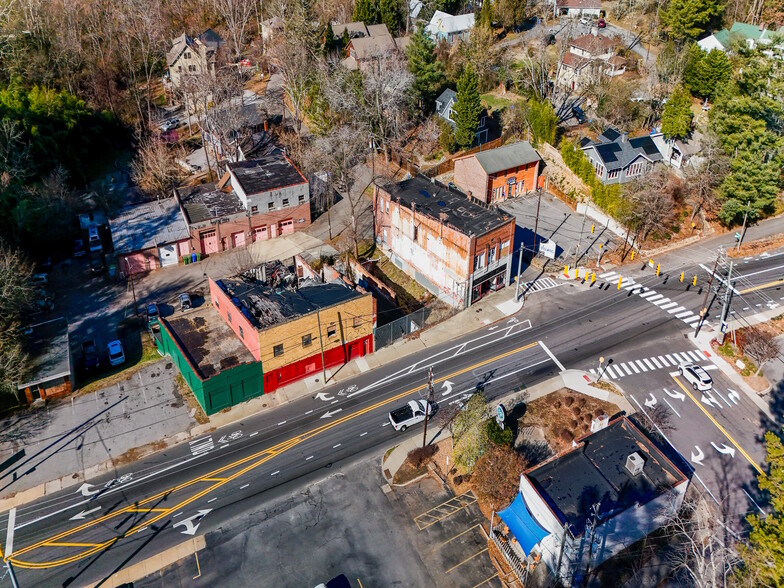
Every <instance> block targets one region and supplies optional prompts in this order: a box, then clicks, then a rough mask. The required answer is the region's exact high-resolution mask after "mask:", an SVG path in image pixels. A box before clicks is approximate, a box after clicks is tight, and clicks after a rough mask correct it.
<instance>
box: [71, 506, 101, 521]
mask: <svg viewBox="0 0 784 588" xmlns="http://www.w3.org/2000/svg"><path fill="white" fill-rule="evenodd" d="M97 510H101V507H100V506H96V507H95V508H91V509H90V510H83V511H82V512H80V513H79V514H75V515H74V516H72V517H71V518H70V519H69V520H71V521H81V520H83V519H85V518H87V515H88V514H90V513H91V512H95V511H97Z"/></svg>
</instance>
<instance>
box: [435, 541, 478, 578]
mask: <svg viewBox="0 0 784 588" xmlns="http://www.w3.org/2000/svg"><path fill="white" fill-rule="evenodd" d="M485 551H487V547H485V548H484V549H482V550H481V551H477V552H476V553H475V554H474V555H472V556H471V557H467V558H465V559H464V560H463V561H461V562H460V563H459V564H457V565H456V566H452V567H451V568H449V569H448V570H447V571H446V572H444V573H445V574H448V573H449V572H451V571H452V570H454V569H457V568H459V567H460V566H462V565H463V564H464V563H466V562H468V561H471V560H472V559H474V558H475V557H476V556H477V555H482V554H483V553H484V552H485Z"/></svg>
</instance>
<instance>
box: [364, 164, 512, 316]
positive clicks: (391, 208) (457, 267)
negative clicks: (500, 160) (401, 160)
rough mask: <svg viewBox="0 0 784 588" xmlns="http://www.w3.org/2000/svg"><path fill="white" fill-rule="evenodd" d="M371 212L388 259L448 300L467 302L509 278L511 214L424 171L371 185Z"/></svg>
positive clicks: (461, 304)
mask: <svg viewBox="0 0 784 588" xmlns="http://www.w3.org/2000/svg"><path fill="white" fill-rule="evenodd" d="M373 212H374V215H375V219H376V222H375V237H376V242H377V243H378V244H379V245H380V246H381V247H382V249H383V250H384V251H385V252H386V253H387V255H389V257H390V258H391V260H392V261H393V263H395V265H397V266H398V267H400V268H401V269H402V270H403V271H405V272H406V273H407V274H408V275H410V276H412V277H413V278H414V279H415V280H416V281H417V282H419V283H420V284H422V286H424V287H425V288H427V289H428V290H429V291H430V292H432V293H433V294H435V295H436V296H438V297H439V298H440V299H442V300H444V301H445V302H447V303H448V304H450V305H452V306H454V307H457V308H463V307H466V306H470V305H471V304H473V303H474V302H476V301H477V300H479V299H480V298H481V297H482V296H483V295H484V294H486V293H487V292H488V291H490V290H496V289H498V288H502V287H504V286H505V285H506V284H508V283H509V276H510V275H511V274H510V273H511V270H512V267H511V266H512V250H513V248H514V232H515V220H514V217H512V216H511V215H508V214H505V213H503V212H500V211H498V210H496V209H490V208H488V207H487V206H486V205H484V204H482V203H481V202H480V201H478V200H475V199H472V198H469V197H468V196H467V195H466V194H464V193H463V192H460V191H458V190H455V189H450V188H448V187H446V186H444V185H443V184H440V183H437V182H435V181H430V180H428V179H427V178H425V177H424V176H415V177H413V178H411V179H408V180H404V181H402V182H399V183H396V184H388V185H386V186H383V187H378V186H376V187H375V188H374V194H373Z"/></svg>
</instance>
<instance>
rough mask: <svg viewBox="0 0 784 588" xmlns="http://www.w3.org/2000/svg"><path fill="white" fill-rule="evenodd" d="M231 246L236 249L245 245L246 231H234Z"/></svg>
mask: <svg viewBox="0 0 784 588" xmlns="http://www.w3.org/2000/svg"><path fill="white" fill-rule="evenodd" d="M231 246H232V247H234V248H235V249H236V248H237V247H245V233H243V232H239V233H233V234H232V236H231Z"/></svg>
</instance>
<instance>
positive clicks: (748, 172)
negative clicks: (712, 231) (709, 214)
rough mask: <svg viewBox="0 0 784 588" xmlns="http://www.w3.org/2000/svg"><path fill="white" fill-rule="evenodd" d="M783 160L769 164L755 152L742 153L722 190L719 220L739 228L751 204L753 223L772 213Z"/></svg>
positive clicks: (733, 163)
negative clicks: (747, 205)
mask: <svg viewBox="0 0 784 588" xmlns="http://www.w3.org/2000/svg"><path fill="white" fill-rule="evenodd" d="M780 175H781V160H780V159H773V160H771V161H765V160H764V159H763V158H761V157H759V156H757V155H756V154H754V153H753V152H749V151H742V152H739V153H738V156H737V157H734V158H733V159H732V162H731V163H730V173H729V174H727V177H726V178H724V181H723V182H722V183H721V187H720V188H719V195H720V196H721V198H722V199H723V200H724V203H723V204H722V207H721V210H720V211H719V218H720V219H721V222H723V223H724V224H725V225H730V226H731V225H739V224H740V223H741V222H742V220H743V215H744V212H745V211H746V203H747V202H750V203H751V206H750V208H749V217H748V220H749V221H754V220H756V219H757V218H759V217H760V216H767V215H769V214H772V213H773V212H774V211H775V208H776V200H777V198H778V194H779V185H778V184H779V178H780Z"/></svg>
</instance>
